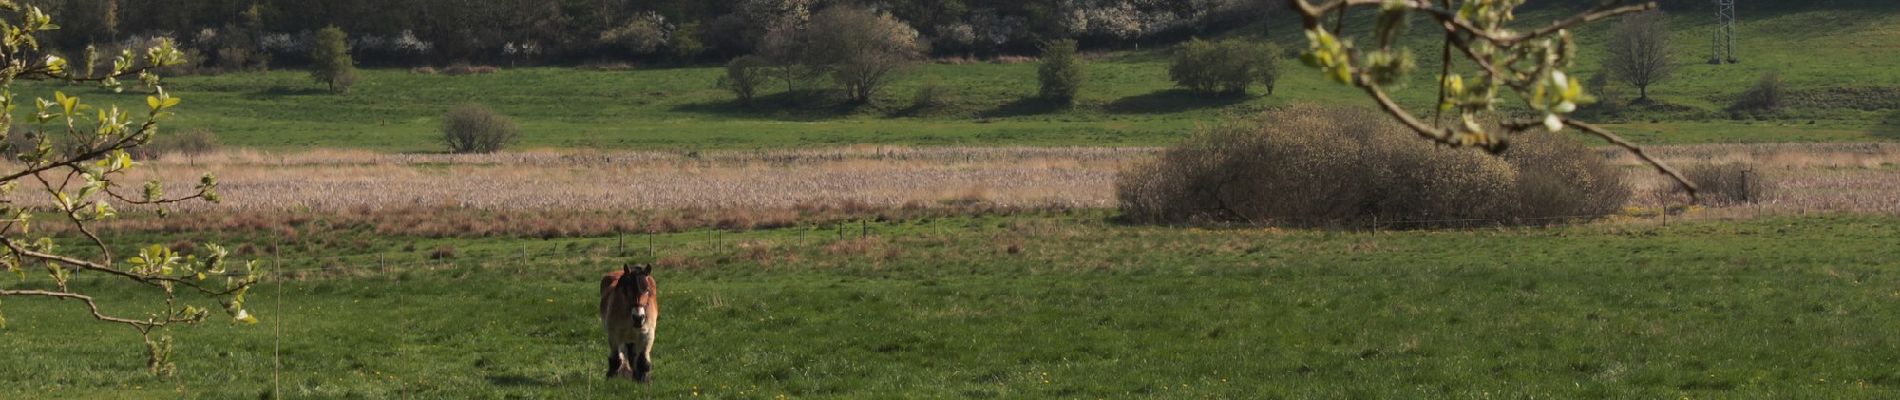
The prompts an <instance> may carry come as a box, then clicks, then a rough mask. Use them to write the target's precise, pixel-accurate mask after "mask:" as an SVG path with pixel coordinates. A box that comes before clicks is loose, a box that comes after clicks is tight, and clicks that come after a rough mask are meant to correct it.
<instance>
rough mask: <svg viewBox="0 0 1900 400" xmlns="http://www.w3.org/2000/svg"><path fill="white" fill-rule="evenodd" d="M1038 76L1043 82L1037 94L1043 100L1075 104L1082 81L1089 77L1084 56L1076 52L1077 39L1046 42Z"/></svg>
mask: <svg viewBox="0 0 1900 400" xmlns="http://www.w3.org/2000/svg"><path fill="white" fill-rule="evenodd" d="M1036 77H1037V80H1038V81H1039V82H1041V88H1040V89H1039V90H1038V91H1037V95H1038V96H1039V97H1041V98H1042V99H1043V100H1045V101H1049V102H1052V103H1056V104H1061V105H1070V104H1075V96H1076V94H1077V93H1080V92H1081V91H1082V83H1083V81H1084V80H1087V79H1088V76H1087V75H1086V73H1085V72H1084V70H1083V68H1082V58H1081V57H1079V56H1077V55H1076V54H1075V41H1074V40H1069V39H1062V40H1055V41H1051V42H1049V43H1047V44H1044V45H1043V46H1042V65H1041V66H1039V67H1037V68H1036Z"/></svg>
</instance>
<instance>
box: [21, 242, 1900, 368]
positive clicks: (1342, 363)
mask: <svg viewBox="0 0 1900 400" xmlns="http://www.w3.org/2000/svg"><path fill="white" fill-rule="evenodd" d="M1104 218H1107V215H1105V214H1101V213H1098V212H1081V213H1075V214H1065V215H1049V216H1041V217H1018V218H953V219H940V220H933V221H905V222H892V223H883V224H872V225H869V230H868V231H869V233H870V235H871V238H870V239H856V238H855V236H857V235H859V234H860V233H859V232H858V230H857V229H856V228H857V227H856V226H852V227H849V229H847V230H848V231H849V233H848V234H843V236H845V237H846V239H839V235H841V233H840V232H838V231H833V230H831V228H819V229H785V230H775V231H763V232H750V233H724V234H712V233H708V232H697V233H686V234H678V235H669V236H662V237H657V238H654V239H653V240H655V243H657V245H656V247H657V248H658V249H659V250H660V251H661V253H662V256H673V259H674V260H675V261H673V263H675V264H678V265H666V266H663V267H661V269H660V272H659V275H658V277H659V280H660V285H661V291H662V292H661V293H662V300H661V301H662V304H663V317H662V318H661V328H662V329H661V330H660V332H661V336H662V337H661V338H660V341H659V345H658V346H659V347H658V349H657V350H656V351H655V352H654V357H655V362H656V364H657V366H658V369H657V372H656V374H655V379H656V383H655V384H653V385H651V386H646V387H642V386H637V385H633V384H627V383H622V382H607V381H604V380H603V379H602V378H600V377H599V375H601V373H602V372H603V369H604V366H603V365H602V364H604V361H603V360H602V358H603V354H602V353H603V351H602V349H601V347H602V346H601V344H600V341H601V340H602V339H601V337H602V336H601V333H600V328H599V325H598V322H597V320H596V316H595V302H596V300H597V291H596V290H597V289H596V284H597V279H598V276H599V274H600V273H602V272H604V271H607V270H610V269H612V268H613V267H614V266H613V264H612V261H611V257H609V258H608V259H603V260H596V261H587V260H581V259H577V258H576V257H582V256H583V255H593V256H588V257H594V256H599V255H604V254H605V253H610V252H613V251H614V249H615V248H616V246H618V244H617V243H618V242H617V239H616V238H611V237H610V238H584V239H557V240H520V239H469V240H428V239H408V238H396V237H375V236H372V235H371V234H368V233H347V232H346V233H334V234H325V235H321V236H309V237H311V238H313V239H310V240H308V241H305V242H300V244H297V245H286V246H285V247H284V250H283V251H285V252H286V255H285V257H284V258H283V259H282V260H284V261H285V266H284V268H285V269H286V270H289V271H305V272H309V273H314V274H317V275H314V276H312V277H308V278H306V279H303V280H296V281H291V282H287V283H283V284H282V286H281V289H279V286H278V284H276V283H267V284H265V285H264V286H263V287H262V288H260V291H259V292H258V293H256V294H255V297H254V298H253V300H252V303H251V304H252V306H253V308H254V309H255V310H256V311H258V313H259V314H260V315H261V316H262V318H264V321H265V322H263V323H262V324H259V325H255V326H241V327H234V326H229V325H226V324H224V323H221V322H212V323H208V324H206V325H205V326H202V327H193V328H186V329H182V330H179V331H177V332H178V334H177V337H178V339H179V345H178V346H179V347H178V351H179V355H180V359H181V360H182V361H181V367H182V368H183V373H182V374H181V375H180V377H179V378H177V379H175V380H161V379H155V378H151V377H148V376H147V375H145V373H144V370H143V356H142V353H140V351H142V348H141V347H140V346H139V345H138V344H137V341H136V336H134V335H131V334H130V332H129V330H126V329H123V328H120V327H115V326H107V325H104V324H101V323H97V322H92V321H90V320H88V319H86V318H84V317H81V316H80V315H78V314H75V311H76V310H75V309H74V308H75V307H77V305H75V304H63V303H55V302H48V301H38V300H12V301H9V302H8V303H7V304H6V305H7V307H6V309H5V311H6V313H7V314H6V316H7V318H8V321H9V327H8V329H7V330H6V331H5V334H4V335H0V347H4V348H7V349H12V350H10V351H7V352H0V376H5V377H8V379H7V381H6V384H5V385H0V397H9V398H29V397H56V398H151V397H171V396H174V394H173V393H175V391H176V390H178V389H177V388H178V387H179V386H180V385H182V386H183V387H184V388H185V390H186V393H187V395H186V397H190V398H260V397H265V396H267V395H268V393H269V392H270V391H271V388H272V385H273V382H281V385H282V390H283V395H284V396H285V397H291V398H306V397H318V398H399V397H414V398H577V397H599V398H610V397H630V396H633V397H638V394H639V393H641V392H643V391H650V394H651V395H652V396H653V397H655V398H680V397H689V396H692V395H695V394H697V395H700V396H706V397H713V398H740V399H745V398H758V399H764V398H779V397H781V396H785V397H844V398H890V397H926V398H934V397H975V398H1027V397H1035V398H1051V397H1059V398H1130V397H1145V398H1202V397H1206V398H1306V397H1324V398H1491V397H1496V398H1891V397H1893V396H1896V395H1900V372H1896V370H1895V369H1894V368H1893V365H1892V361H1893V360H1894V359H1896V358H1897V357H1900V342H1896V339H1895V336H1894V335H1893V332H1892V329H1893V327H1895V326H1900V320H1896V318H1897V317H1896V316H1900V312H1897V311H1900V310H1896V309H1895V308H1894V304H1896V300H1900V279H1896V278H1897V277H1900V275H1896V274H1895V270H1894V267H1895V264H1894V260H1896V259H1900V252H1897V250H1896V249H1895V248H1894V247H1893V246H1892V238H1893V237H1894V234H1895V232H1896V229H1900V228H1896V227H1897V226H1900V219H1894V218H1884V217H1883V218H1871V217H1870V218H1858V217H1856V218H1849V217H1802V218H1793V217H1790V218H1772V219H1764V220H1756V221H1746V222H1690V223H1682V222H1680V221H1678V222H1677V223H1675V224H1672V225H1669V226H1666V227H1665V226H1659V225H1658V224H1656V223H1655V221H1634V222H1621V223H1608V224H1598V225H1586V226H1576V227H1566V228H1549V229H1510V230H1493V229H1480V230H1475V231H1429V232H1386V233H1380V234H1368V233H1351V232H1326V231H1285V232H1281V231H1274V230H1207V229H1179V228H1159V227H1130V226H1122V225H1116V224H1112V223H1107V222H1104V221H1105V220H1104ZM226 235H229V236H227V237H198V238H194V239H195V240H219V241H225V242H227V243H252V244H255V243H254V242H247V240H256V239H254V237H255V236H256V235H246V234H243V233H227V234H226ZM247 238H250V239H247ZM122 239H123V240H125V241H128V242H138V241H144V240H177V239H178V238H177V237H175V236H168V237H164V238H155V237H143V236H137V237H132V236H128V237H123V238H122ZM629 239H630V240H628V243H629V245H628V246H629V247H633V248H636V249H644V248H645V240H647V238H645V237H630V238H629ZM445 244H452V245H454V246H456V247H457V249H458V257H457V258H455V261H454V262H453V264H446V263H430V264H424V263H422V260H423V257H424V255H425V254H426V253H428V252H430V251H432V249H434V248H436V247H438V246H441V245H445ZM409 249H413V250H409ZM524 251H525V252H526V254H527V257H526V258H527V261H525V262H523V261H519V260H521V259H522V255H523V252H524ZM319 254H341V255H348V258H347V259H342V260H325V261H310V260H309V259H308V257H311V256H315V255H319ZM378 257H382V258H383V259H384V260H386V262H388V263H392V264H402V266H399V267H395V268H394V269H395V270H396V271H395V272H393V273H389V274H384V273H381V272H380V269H379V268H378V267H376V265H377V263H376V262H375V261H373V260H376V259H377V258H378ZM678 260H687V261H684V262H683V263H681V262H679V261H678ZM421 265H433V266H434V267H433V268H430V269H423V268H422V267H420V266H421ZM324 268H328V270H327V271H328V272H317V271H324ZM12 284H13V283H7V284H6V285H12ZM87 285H90V284H87ZM85 288H88V289H90V288H92V286H85ZM108 307H109V308H110V309H111V310H115V311H117V310H125V311H129V310H132V309H136V307H131V306H127V305H125V304H124V303H118V304H112V305H108ZM277 329H281V330H282V336H281V340H282V342H281V343H282V350H281V355H282V367H281V375H274V374H273V369H272V354H273V348H274V346H275V345H276V343H277V342H276V340H277V338H278V337H277V336H276V335H275V332H276V330H277Z"/></svg>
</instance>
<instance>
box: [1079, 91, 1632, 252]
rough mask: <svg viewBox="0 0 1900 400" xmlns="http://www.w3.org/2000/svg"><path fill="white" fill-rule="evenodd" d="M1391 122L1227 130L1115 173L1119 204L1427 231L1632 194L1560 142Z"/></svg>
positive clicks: (1275, 119)
mask: <svg viewBox="0 0 1900 400" xmlns="http://www.w3.org/2000/svg"><path fill="white" fill-rule="evenodd" d="M1390 120H1391V119H1390V118H1387V117H1385V116H1384V115H1381V114H1377V113H1376V112H1374V111H1371V110H1362V109H1344V108H1322V107H1314V106H1299V107H1292V108H1288V109H1282V110H1278V111H1273V112H1269V113H1267V114H1266V115H1265V116H1264V118H1260V119H1256V120H1247V121H1243V122H1234V123H1229V124H1227V125H1225V126H1222V127H1217V128H1214V129H1210V130H1207V131H1204V132H1202V133H1200V134H1197V135H1196V136H1194V137H1192V138H1190V139H1188V140H1187V141H1186V142H1185V143H1183V144H1181V145H1178V146H1176V147H1173V148H1170V149H1168V150H1166V151H1164V152H1163V153H1162V154H1160V155H1159V156H1158V157H1157V158H1156V159H1154V160H1151V161H1148V162H1145V163H1142V164H1138V165H1136V166H1134V167H1132V168H1130V169H1127V170H1124V171H1122V173H1121V175H1120V176H1119V177H1118V179H1117V182H1116V191H1117V198H1118V200H1119V202H1120V205H1121V209H1122V213H1123V214H1124V216H1125V217H1126V218H1128V219H1129V220H1131V221H1133V222H1138V223H1162V224H1178V223H1227V222H1240V223H1249V224H1270V225H1282V226H1332V225H1346V226H1367V225H1368V224H1372V223H1375V222H1374V221H1375V220H1376V221H1385V222H1383V223H1381V225H1383V226H1397V227H1432V226H1451V225H1460V224H1472V223H1470V222H1469V221H1466V220H1481V221H1486V222H1493V223H1500V224H1543V223H1554V222H1560V221H1562V220H1566V219H1570V218H1573V217H1575V218H1585V219H1587V218H1594V217H1601V216H1605V215H1609V214H1610V213H1613V212H1615V211H1616V210H1617V209H1619V208H1620V207H1621V206H1622V205H1623V203H1624V202H1625V201H1626V200H1627V199H1628V197H1629V189H1628V187H1627V185H1626V184H1625V183H1624V181H1623V180H1624V175H1623V172H1622V171H1620V170H1618V169H1616V168H1614V167H1612V166H1610V165H1608V163H1607V161H1605V160H1604V159H1603V158H1602V157H1601V156H1598V155H1595V153H1591V152H1589V151H1587V150H1586V149H1585V148H1584V147H1583V146H1582V145H1580V144H1577V143H1575V142H1574V141H1571V140H1569V139H1567V138H1564V137H1562V136H1559V135H1554V134H1532V135H1527V136H1525V137H1521V138H1520V139H1519V140H1518V141H1517V142H1515V143H1514V145H1513V147H1512V148H1511V149H1510V150H1509V151H1508V152H1507V153H1506V154H1505V155H1504V156H1503V157H1494V156H1491V155H1487V154H1484V153H1481V152H1476V151H1471V150H1459V149H1448V148H1441V147H1438V146H1433V145H1431V144H1430V143H1428V142H1426V141H1423V140H1419V139H1418V138H1417V137H1416V136H1415V135H1414V134H1413V133H1411V132H1410V131H1407V130H1405V128H1403V127H1400V126H1398V125H1396V124H1394V123H1391V122H1390ZM1392 221H1412V222H1410V223H1407V222H1399V223H1393V222H1392ZM1419 221H1438V222H1419Z"/></svg>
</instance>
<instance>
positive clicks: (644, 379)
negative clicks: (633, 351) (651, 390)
mask: <svg viewBox="0 0 1900 400" xmlns="http://www.w3.org/2000/svg"><path fill="white" fill-rule="evenodd" d="M633 360H634V361H633V378H634V379H636V380H639V381H640V383H649V382H653V360H649V359H647V357H646V355H644V354H643V355H639V356H635V357H634V358H633Z"/></svg>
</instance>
